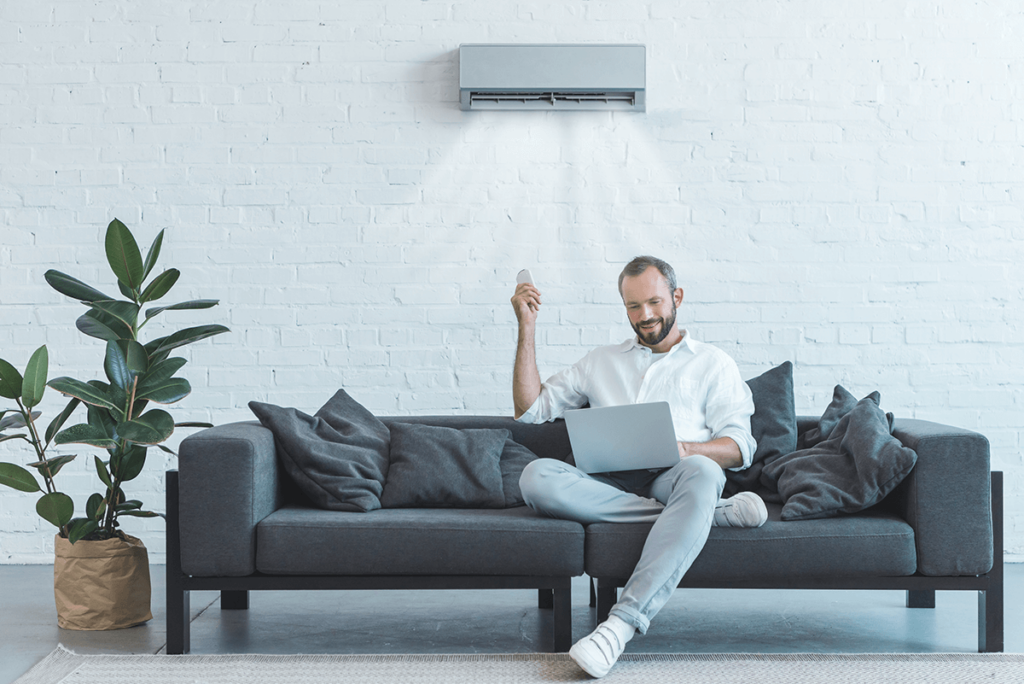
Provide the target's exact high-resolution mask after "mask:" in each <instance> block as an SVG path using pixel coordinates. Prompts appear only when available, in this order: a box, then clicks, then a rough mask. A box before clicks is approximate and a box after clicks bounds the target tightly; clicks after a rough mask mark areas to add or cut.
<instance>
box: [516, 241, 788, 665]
mask: <svg viewBox="0 0 1024 684" xmlns="http://www.w3.org/2000/svg"><path fill="white" fill-rule="evenodd" d="M619 294H620V295H621V296H622V303H623V304H624V305H625V307H626V315H627V316H628V318H629V324H630V326H632V328H633V330H634V332H636V337H634V338H631V339H629V340H626V341H625V342H623V343H622V344H615V345H608V346H604V347H598V348H597V349H595V350H593V351H591V352H590V353H589V354H587V355H586V356H585V357H583V358H582V359H581V360H580V361H578V362H577V363H576V364H574V365H573V366H571V367H570V368H567V369H566V370H563V371H561V372H560V373H556V374H555V375H553V376H552V377H551V378H549V379H548V380H547V382H545V383H543V384H542V383H541V381H540V374H539V373H538V371H537V361H536V351H535V345H534V334H535V330H536V323H537V314H538V312H539V310H540V307H541V296H540V292H539V291H538V290H537V288H536V287H534V286H533V285H531V284H529V283H526V284H521V285H519V286H518V287H517V288H516V291H515V295H514V296H513V297H512V305H513V307H514V308H515V312H516V317H517V318H518V320H519V343H518V348H517V350H516V361H515V370H514V377H513V389H512V394H513V399H514V402H515V415H516V419H517V420H521V421H524V422H529V423H540V422H544V421H549V420H554V419H556V418H558V417H560V416H561V415H562V414H563V412H564V411H566V410H567V409H574V408H579V407H581V406H583V405H584V404H586V403H588V402H589V403H590V405H591V406H593V407H599V406H616V405H623V404H633V403H647V402H653V401H667V402H669V406H670V407H671V412H672V422H673V425H674V427H675V432H676V437H677V438H678V439H679V440H680V441H679V443H678V447H679V463H678V464H676V465H675V466H673V467H671V468H663V469H658V470H654V471H648V470H631V471H619V472H613V473H596V474H589V475H588V474H586V473H584V472H583V471H581V470H579V469H577V468H574V467H573V466H571V465H569V464H567V463H563V462H561V461H558V460H555V459H538V460H537V461H534V462H533V463H531V464H530V465H529V466H528V467H527V468H526V469H525V470H524V471H523V475H522V478H521V480H520V487H521V489H522V492H523V498H524V499H525V500H526V503H527V504H528V505H529V506H530V507H531V508H533V509H534V510H536V511H539V512H541V513H544V514H546V515H550V516H552V517H557V518H563V519H569V520H576V521H578V522H580V523H583V524H589V523H594V522H624V523H626V522H651V523H654V526H653V527H652V528H651V532H650V534H649V535H648V537H647V541H646V543H645V544H644V549H643V553H642V555H641V557H640V562H639V563H638V564H637V566H636V568H635V569H634V571H633V575H632V576H631V577H630V579H629V581H628V582H627V583H626V586H625V587H624V588H623V590H622V595H621V598H620V599H619V601H618V603H616V604H615V605H614V606H613V607H612V609H611V614H610V616H609V618H608V619H607V620H606V621H605V622H602V623H601V624H600V625H599V626H598V628H597V629H596V630H594V632H593V633H591V634H590V635H588V636H586V637H584V638H583V639H581V640H580V641H578V642H577V643H576V644H575V645H574V646H573V647H572V649H571V650H570V651H569V655H570V656H571V657H572V658H573V660H575V661H576V663H577V664H578V665H579V666H580V667H582V668H583V669H584V670H585V671H586V672H587V673H588V674H590V675H591V676H593V677H603V676H604V675H605V674H607V673H608V671H609V670H610V669H611V667H612V665H614V664H615V661H616V660H618V658H619V656H620V655H622V651H623V649H624V648H625V645H626V642H628V641H629V640H630V639H631V638H632V637H633V635H634V634H636V631H637V630H639V631H640V632H641V633H646V632H647V628H648V626H649V625H650V621H651V618H653V617H654V616H655V614H657V612H658V611H659V610H660V609H661V607H662V606H663V605H665V602H666V601H668V599H669V597H670V596H671V595H672V592H673V591H674V590H675V588H676V587H677V586H678V584H679V581H680V579H681V578H682V576H683V574H684V573H685V572H686V571H687V570H688V569H689V568H690V566H691V565H692V564H693V561H694V559H695V558H696V557H697V554H698V553H700V550H701V549H702V548H703V547H704V544H705V542H707V538H708V535H709V534H710V531H711V526H712V525H714V524H717V525H722V526H733V527H757V526H759V525H762V524H763V523H764V522H765V520H767V517H768V514H767V510H766V509H765V506H764V502H762V501H761V499H760V498H758V497H757V496H756V495H754V494H753V493H750V492H742V493H740V494H737V495H736V496H734V497H732V498H731V499H728V500H725V501H719V498H720V497H721V495H722V488H723V487H724V485H725V473H724V469H727V468H728V469H733V470H741V469H743V468H746V467H748V466H749V465H750V460H751V457H752V455H753V453H754V450H755V447H756V445H755V443H754V438H753V437H752V436H751V434H750V416H751V415H752V414H753V412H754V404H753V401H752V399H751V394H750V390H749V389H748V387H747V385H746V383H744V382H743V380H742V379H741V378H740V374H739V370H738V369H737V367H736V363H735V362H734V361H733V360H732V359H731V358H729V356H728V355H726V354H725V353H724V352H722V351H721V350H719V349H717V348H715V347H712V346H711V345H709V344H704V343H702V342H698V341H696V340H694V339H693V338H692V337H690V335H689V333H687V331H685V330H682V331H680V330H679V328H678V327H677V326H676V310H677V309H678V307H679V306H680V305H681V304H682V302H683V290H682V288H679V287H677V286H676V276H675V272H674V271H673V270H672V267H671V266H669V265H668V264H667V263H665V262H664V261H662V260H661V259H657V258H655V257H650V256H640V257H636V258H635V259H633V260H632V261H631V262H629V264H627V265H626V267H625V268H624V269H623V270H622V273H621V274H620V275H619Z"/></svg>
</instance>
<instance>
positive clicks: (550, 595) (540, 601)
mask: <svg viewBox="0 0 1024 684" xmlns="http://www.w3.org/2000/svg"><path fill="white" fill-rule="evenodd" d="M537 607H538V608H540V609H541V610H551V609H552V608H554V607H555V594H554V589H538V590H537Z"/></svg>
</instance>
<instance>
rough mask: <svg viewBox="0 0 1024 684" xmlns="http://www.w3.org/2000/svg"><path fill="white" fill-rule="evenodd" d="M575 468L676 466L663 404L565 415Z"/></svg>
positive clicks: (669, 419) (673, 435)
mask: <svg viewBox="0 0 1024 684" xmlns="http://www.w3.org/2000/svg"><path fill="white" fill-rule="evenodd" d="M565 426H566V427H567V428H568V429H569V442H570V444H572V455H573V458H574V459H575V460H576V467H577V468H579V469H580V470H582V471H583V472H585V473H610V472H613V471H616V470H640V469H643V468H671V467H672V466H674V465H675V464H677V463H679V448H678V447H677V446H676V431H675V428H673V426H672V413H671V411H670V410H669V407H668V402H667V401H656V402H654V403H650V404H628V405H626V406H606V407H603V408H589V409H575V410H570V411H566V412H565Z"/></svg>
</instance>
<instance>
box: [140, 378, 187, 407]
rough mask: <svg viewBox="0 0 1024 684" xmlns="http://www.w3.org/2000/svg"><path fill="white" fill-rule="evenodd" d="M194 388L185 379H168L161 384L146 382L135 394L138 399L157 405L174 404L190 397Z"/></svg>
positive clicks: (160, 382) (161, 381)
mask: <svg viewBox="0 0 1024 684" xmlns="http://www.w3.org/2000/svg"><path fill="white" fill-rule="evenodd" d="M191 391H192V386H191V385H189V384H188V380H186V379H185V378H168V379H166V380H160V381H159V382H155V383H151V382H148V381H147V382H146V383H145V384H144V385H139V387H138V389H137V390H136V392H135V397H136V398H137V399H147V400H149V401H152V402H155V403H157V404H173V403H174V402H176V401H179V400H181V399H183V398H185V397H187V396H188V395H189V392H191Z"/></svg>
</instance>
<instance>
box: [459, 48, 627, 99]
mask: <svg viewBox="0 0 1024 684" xmlns="http://www.w3.org/2000/svg"><path fill="white" fill-rule="evenodd" d="M646 67H647V55H646V48H645V47H644V46H643V45H481V44H474V45H461V46H459V100H460V103H461V107H462V109H466V110H472V109H523V110H526V109H540V110H556V109H563V110H565V109H615V110H624V111H632V112H643V111H646V109H647V107H646V104H645V91H644V89H645V86H646V82H647V78H646V71H647V69H646Z"/></svg>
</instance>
